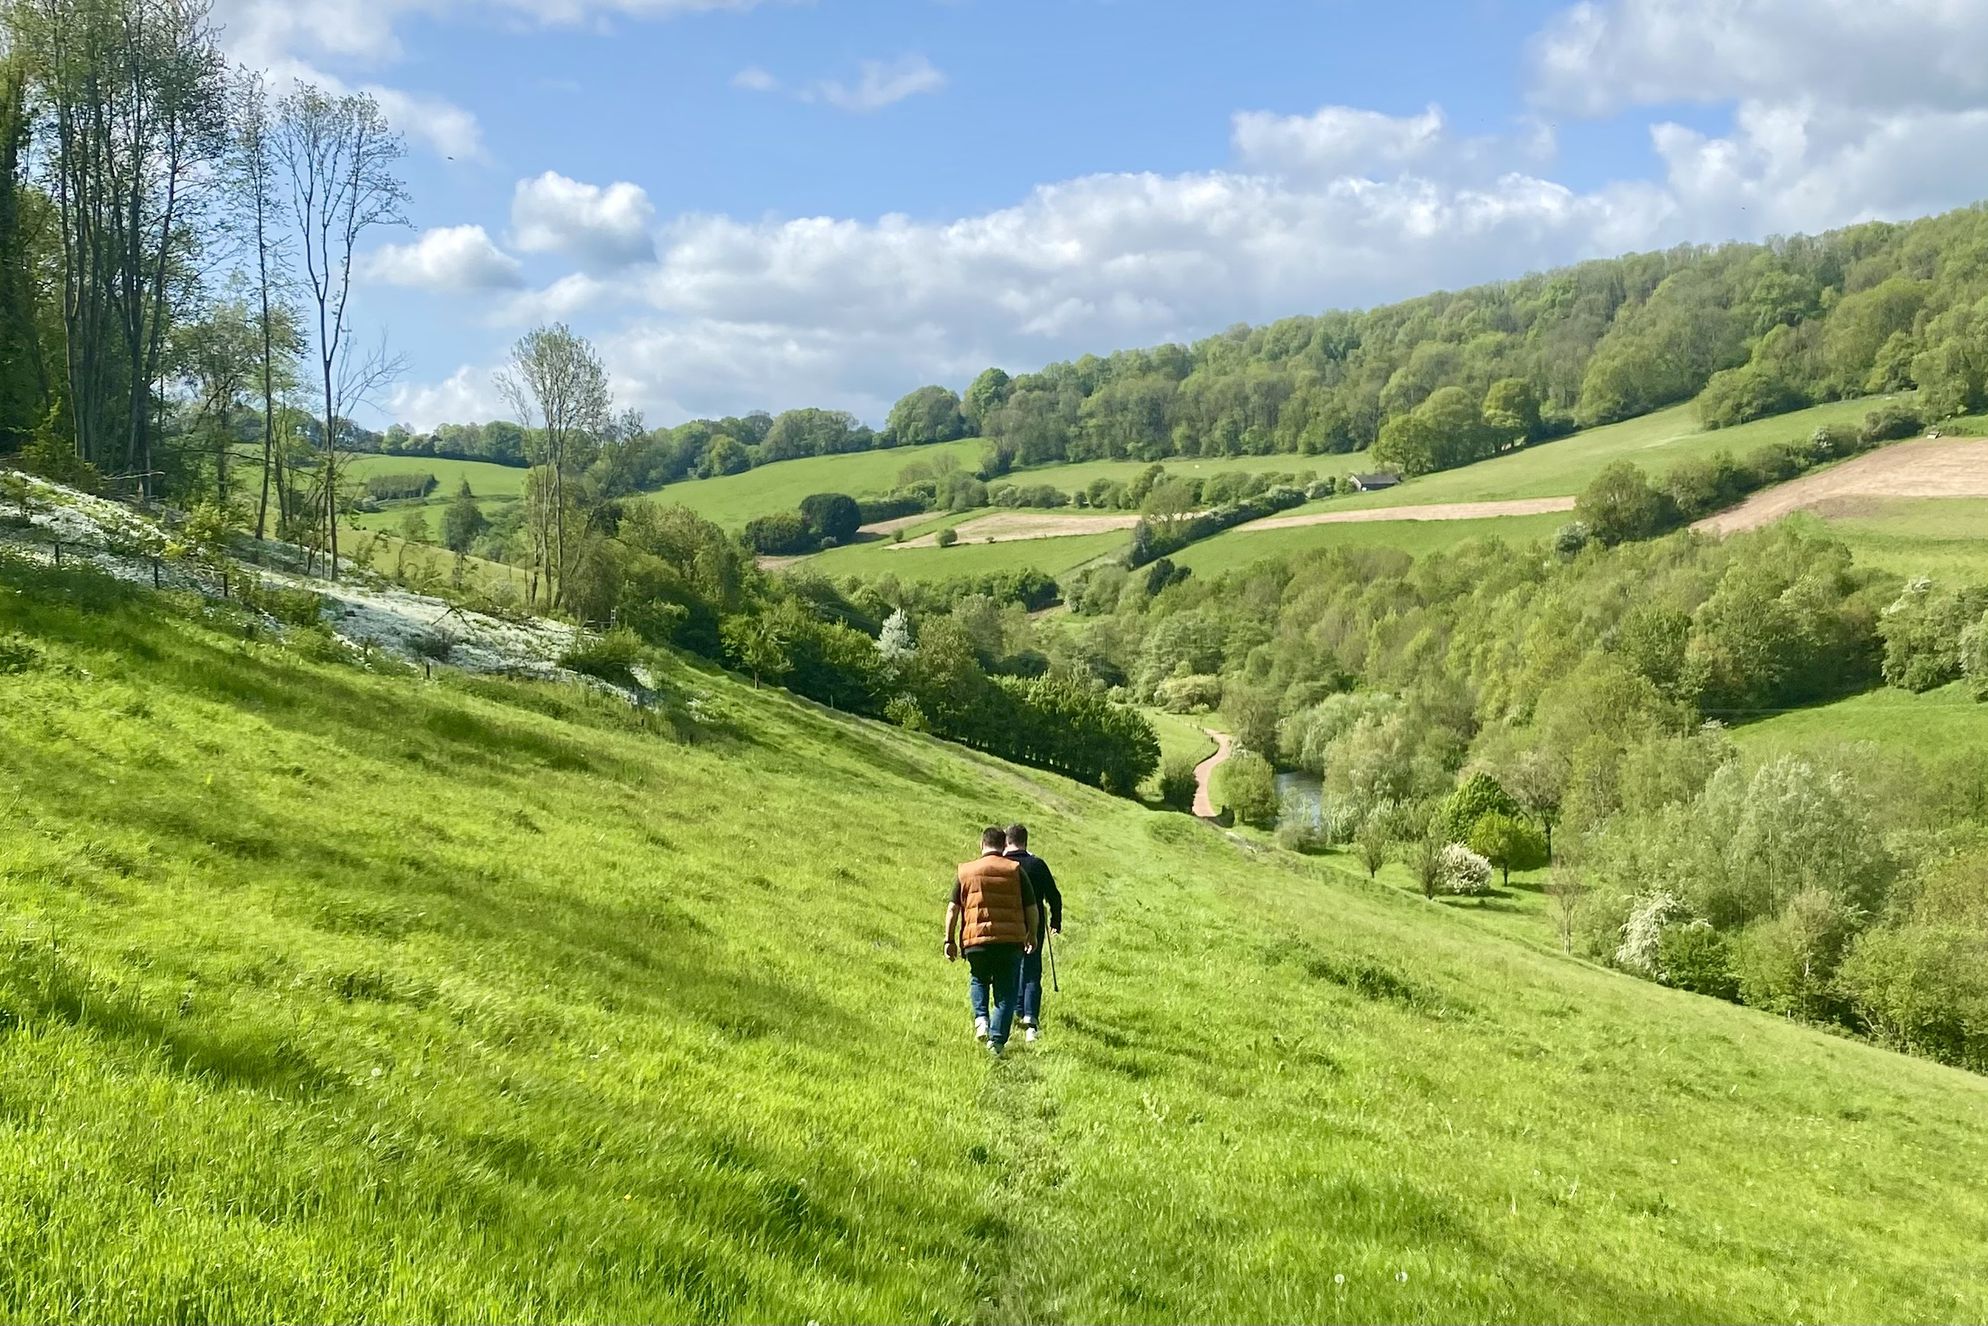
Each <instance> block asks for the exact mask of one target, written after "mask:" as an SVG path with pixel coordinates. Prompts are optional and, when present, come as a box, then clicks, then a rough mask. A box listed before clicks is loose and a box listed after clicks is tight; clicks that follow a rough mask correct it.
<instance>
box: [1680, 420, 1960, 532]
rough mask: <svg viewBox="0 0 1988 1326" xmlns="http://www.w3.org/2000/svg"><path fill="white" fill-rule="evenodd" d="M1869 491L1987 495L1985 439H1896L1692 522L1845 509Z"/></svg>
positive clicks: (1713, 525)
mask: <svg viewBox="0 0 1988 1326" xmlns="http://www.w3.org/2000/svg"><path fill="white" fill-rule="evenodd" d="M1873 497H1988V441H1983V440H1982V439H1980V438H1922V439H1920V440H1918V441H1916V442H1900V443H1897V444H1896V445H1894V446H1889V447H1884V448H1882V449H1881V450H1878V451H1873V452H1869V453H1868V454H1866V455H1862V456H1859V457H1857V458H1856V459H1855V460H1846V461H1844V462H1843V463H1842V464H1841V465H1836V466H1832V467H1831V468H1829V469H1826V470H1823V471H1822V472H1821V473H1819V474H1809V475H1804V476H1803V477H1801V478H1799V479H1790V480H1789V481H1788V482H1787V483H1784V484H1777V485H1776V486H1775V487H1773V488H1769V489H1766V490H1764V491H1762V492H1758V493H1755V494H1754V495H1753V496H1752V497H1749V498H1747V499H1746V501H1744V502H1742V503H1740V504H1739V505H1738V506H1736V507H1733V508H1732V509H1730V510H1727V511H1721V512H1719V513H1717V514H1716V515H1710V516H1707V517H1705V519H1703V520H1701V521H1699V522H1698V523H1697V524H1695V525H1693V526H1692V528H1693V529H1699V530H1706V531H1708V532H1710V533H1713V534H1732V533H1736V532H1738V531H1740V530H1748V529H1758V528H1759V527H1760V526H1762V525H1766V524H1769V523H1771V522H1773V521H1776V520H1779V519H1780V518H1781V517H1782V516H1785V515H1788V514H1790V513H1792V512H1796V511H1819V512H1821V513H1823V514H1825V515H1828V514H1832V513H1833V514H1838V515H1848V514H1852V512H1853V511H1854V509H1855V504H1856V503H1857V502H1858V501H1859V500H1860V499H1865V498H1873Z"/></svg>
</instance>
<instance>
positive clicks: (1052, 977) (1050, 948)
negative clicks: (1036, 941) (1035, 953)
mask: <svg viewBox="0 0 1988 1326" xmlns="http://www.w3.org/2000/svg"><path fill="white" fill-rule="evenodd" d="M1042 951H1043V952H1044V953H1047V954H1048V955H1049V988H1050V989H1051V990H1054V991H1055V992H1056V993H1057V994H1062V993H1063V987H1062V986H1060V985H1058V984H1057V983H1056V945H1054V944H1052V943H1050V942H1049V932H1048V931H1047V930H1045V931H1043V932H1042Z"/></svg>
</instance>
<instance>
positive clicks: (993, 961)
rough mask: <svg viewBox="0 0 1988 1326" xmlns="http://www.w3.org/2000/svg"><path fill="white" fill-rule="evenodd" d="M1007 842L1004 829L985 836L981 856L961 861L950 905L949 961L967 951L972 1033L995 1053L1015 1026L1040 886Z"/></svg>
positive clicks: (1034, 930) (1035, 921)
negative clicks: (1032, 882)
mask: <svg viewBox="0 0 1988 1326" xmlns="http://www.w3.org/2000/svg"><path fill="white" fill-rule="evenodd" d="M1007 846H1008V835H1007V834H1006V833H1005V832H1003V831H1002V830H1000V829H988V830H986V831H985V832H983V833H982V834H981V835H980V855H979V856H978V857H976V858H975V859H973V860H971V861H967V862H964V863H963V864H961V866H960V868H959V870H958V872H957V873H956V874H955V875H954V877H953V900H952V903H951V904H950V905H949V906H948V907H947V908H946V961H947V962H956V961H958V960H959V956H960V954H961V953H962V952H964V953H965V954H966V965H967V967H968V968H969V969H970V970H971V972H972V979H971V981H970V983H969V985H968V994H969V995H970V997H971V999H972V1001H973V1035H974V1038H975V1039H976V1040H981V1041H985V1042H986V1043H987V1048H988V1050H989V1051H990V1052H992V1053H993V1054H994V1056H995V1057H996V1058H999V1057H1000V1055H1001V1051H1002V1049H1003V1047H1005V1046H1006V1045H1007V1043H1008V1029H1009V1028H1010V1027H1012V1026H1013V1025H1014V1021H1015V1004H1016V1002H1017V1001H1018V999H1019V998H1020V994H1021V988H1022V958H1023V956H1024V955H1025V954H1027V953H1029V952H1031V951H1032V950H1033V949H1034V948H1035V934H1036V928H1037V913H1036V903H1035V890H1034V889H1033V888H1032V887H1031V886H1030V884H1029V880H1028V876H1027V875H1026V874H1025V873H1024V872H1023V870H1022V867H1021V863H1020V862H1018V861H1012V860H1010V859H1009V858H1007V857H1006V856H1003V855H1002V853H1003V852H1004V851H1005V850H1006V849H1007ZM990 996H991V997H992V1001H993V1007H992V1008H991V1009H990V1008H989V1006H988V1002H989V998H990Z"/></svg>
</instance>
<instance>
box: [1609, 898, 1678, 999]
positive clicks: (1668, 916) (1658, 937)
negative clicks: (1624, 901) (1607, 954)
mask: <svg viewBox="0 0 1988 1326" xmlns="http://www.w3.org/2000/svg"><path fill="white" fill-rule="evenodd" d="M1690 919H1691V908H1690V907H1688V906H1686V905H1685V902H1684V899H1682V898H1680V897H1678V896H1677V895H1676V894H1675V893H1672V892H1670V891H1669V890H1667V889H1658V890H1657V891H1656V892H1654V893H1647V894H1644V895H1643V896H1642V897H1641V898H1638V899H1637V900H1636V904H1635V905H1634V906H1633V907H1631V908H1630V909H1629V919H1628V920H1627V921H1624V922H1623V923H1622V943H1621V944H1620V945H1619V946H1618V947H1617V948H1616V950H1615V965H1616V966H1618V967H1621V968H1623V969H1624V970H1625V971H1633V972H1635V973H1636V974H1637V975H1638V976H1642V977H1644V978H1646V979H1649V980H1653V981H1654V980H1658V979H1660V978H1661V976H1662V974H1663V967H1662V962H1661V950H1662V948H1663V942H1664V928H1665V927H1666V926H1672V925H1677V924H1680V923H1682V922H1685V921H1688V920H1690Z"/></svg>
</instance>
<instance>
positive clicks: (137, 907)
mask: <svg viewBox="0 0 1988 1326" xmlns="http://www.w3.org/2000/svg"><path fill="white" fill-rule="evenodd" d="M191 612H195V610H193V609H189V608H181V607H177V606H175V605H174V604H173V603H171V602H166V601H161V600H157V599H155V598H153V597H152V596H150V595H148V594H137V593H134V592H126V591H119V590H108V589H105V588H103V587H102V586H101V585H100V584H99V583H98V582H95V581H93V580H86V579H81V578H63V579H59V580H51V579H48V578H47V577H46V576H45V575H44V574H43V573H33V574H30V573H28V572H24V571H23V570H21V569H20V568H19V567H17V566H11V565H4V564H0V1008H4V1010H5V1012H4V1014H0V1027H3V1028H4V1030H0V1191H4V1192H6V1193H7V1195H8V1200H7V1201H5V1202H4V1203H0V1316H5V1317H8V1318H35V1319H42V1318H51V1317H63V1318H83V1319H118V1320H124V1319H154V1318H163V1317H169V1316H170V1317H175V1318H190V1319H203V1320H204V1319H217V1318H219V1319H245V1318H246V1319H271V1318H279V1317H280V1318H286V1319H310V1320H323V1319H331V1318H339V1319H349V1318H367V1319H384V1320H407V1319H420V1320H433V1319H442V1318H446V1319H462V1318H472V1317H473V1318H478V1319H502V1320H519V1319H526V1318H548V1317H549V1318H561V1319H574V1318H578V1319H617V1320H631V1319H657V1320H665V1319H682V1318H700V1319H712V1318H732V1319H768V1318H774V1319H792V1320H808V1319H814V1320H819V1321H835V1320H844V1319H864V1320H918V1321H946V1320H970V1319H994V1320H1011V1319H1020V1318H1049V1319H1055V1318H1064V1319H1072V1320H1085V1319H1102V1320H1140V1321H1145V1320H1153V1319H1166V1318H1188V1319H1202V1320H1215V1319H1221V1320H1230V1319H1243V1320H1253V1319H1279V1320H1284V1319H1295V1318H1303V1319H1321V1320H1371V1319H1377V1318H1385V1319H1403V1318H1415V1319H1431V1318H1485V1319H1505V1320H1540V1319H1553V1318H1587V1319H1593V1318H1609V1319H1622V1318H1633V1319H1681V1318H1692V1319H1700V1318H1702V1319H1728V1320H1756V1319H1770V1318H1771V1319H1794V1318H1802V1319H1809V1320H1814V1319H1858V1320H1863V1319H1892V1318H1919V1319H1954V1318H1962V1319H1978V1318H1980V1317H1982V1316H1983V1315H1984V1313H1988V1288H1984V1283H1988V1282H1985V1281H1984V1277H1983V1274H1982V1272H1983V1269H1984V1268H1983V1254H1982V1248H1983V1247H1984V1246H1988V1194H1984V1192H1983V1189H1982V1187H1981V1185H1980V1183H1979V1180H1978V1176H1979V1175H1980V1174H1981V1173H1982V1172H1983V1171H1984V1165H1985V1164H1988V1146H1985V1145H1984V1141H1983V1139H1984V1138H1985V1137H1988V1090H1984V1083H1983V1081H1982V1080H1981V1079H1977V1078H1973V1077H1970V1076H1967V1075H1965V1074H1961V1073H1958V1072H1954V1071H1951V1070H1947V1069H1943V1068H1940V1067H1938V1066H1936V1065H1933V1064H1930V1063H1927V1062H1923V1061H1918V1060H1911V1059H1904V1058H1900V1057H1896V1056H1893V1055H1890V1054H1886V1053H1884V1052H1881V1051H1878V1050H1874V1049H1871V1048H1868V1047H1865V1046H1862V1045H1858V1044H1853V1043H1850V1042H1846V1041H1841V1040H1837V1039H1834V1038H1831V1037H1828V1036H1825V1035H1822V1034H1819V1033H1817V1032H1813V1031H1810V1030H1806V1029H1802V1028H1798V1027H1794V1026H1790V1025H1786V1024H1783V1023H1780V1022H1777V1021H1774V1020H1772V1019H1770V1018H1767V1017H1764V1016H1761V1015H1759V1014H1757V1013H1753V1012H1749V1011H1747V1010H1743V1009H1739V1008H1735V1007H1732V1006H1728V1005H1725V1004H1720V1003H1715V1002H1711V1001H1707V1000H1701V999H1697V998H1694V997H1692V996H1688V995H1683V994H1679V993H1676V992H1673V991H1667V990H1664V989H1661V988H1658V987H1655V986H1651V985H1647V984H1644V983H1641V982H1637V981H1633V980H1629V979H1625V978H1619V977H1615V976H1612V975H1609V974H1607V973H1604V972H1600V971H1596V970H1593V969H1591V968H1588V967H1585V966H1583V965H1580V964H1577V963H1574V962H1571V961H1568V960H1565V959H1563V958H1561V957H1560V956H1558V955H1557V954H1554V953H1551V952H1546V951H1542V950H1539V949H1535V948H1531V947H1527V946H1525V945H1522V944H1518V943H1514V942H1512V941H1509V940H1506V939H1502V938H1498V937H1496V936H1495V935H1492V934H1489V933H1487V932H1486V931H1485V930H1483V929H1481V928H1479V927H1478V926H1477V925H1475V924H1474V923H1473V922H1472V921H1471V920H1470V919H1469V918H1468V917H1465V916H1460V915H1453V914H1450V913H1448V912H1445V911H1443V910H1440V909H1435V908H1430V907H1428V906H1426V905H1425V904H1422V903H1420V902H1419V901H1417V900H1414V899H1408V898H1401V897H1397V896H1393V895H1391V894H1382V893H1379V892H1370V891H1369V890H1368V889H1366V888H1365V887H1364V886H1363V885H1361V884H1360V883H1358V882H1357V881H1355V880H1352V879H1350V878H1348V877H1346V876H1344V875H1343V874H1340V873H1337V872H1335V871H1333V870H1332V869H1331V868H1330V867H1326V866H1321V865H1317V864H1313V863H1307V862H1303V861H1300V860H1299V859H1297V858H1287V857H1283V856H1280V855H1275V854H1264V855H1258V856H1250V855H1246V854H1245V853H1243V852H1242V851H1241V850H1239V849H1238V848H1237V847H1236V846H1234V845H1233V844H1231V843H1230V842H1229V841H1228V840H1227V839H1225V838H1224V837H1223V836H1222V835H1221V834H1219V833H1218V832H1216V831H1214V830H1211V829H1208V828H1206V827H1205V826H1203V825H1200V824H1198V823H1195V822H1193V821H1191V820H1188V819H1186V818H1185V817H1181V816H1177V815H1167V814H1162V813H1158V812H1153V811H1147V810H1144V809H1141V808H1139V807H1136V806H1134V805H1131V804H1129V803H1125V802H1121V801H1114V800H1112V799H1110V798H1107V797H1104V796H1103V795H1101V794H1097V793H1094V792H1091V791H1088V790H1085V789H1081V788H1077V787H1074V786H1072V785H1071V784H1068V783H1066V782H1063V781H1061V780H1058V779H1055V778H1051V777H1048V776H1046V775H1037V774H1033V773H1026V772H1020V771H1017V770H1014V769H1012V768H1009V767H1007V766H1004V765H1000V764H997V763H995V762H992V761H988V760H983V759H980V758H977V757H975V756H972V755H970V754H967V753H964V752H961V751H959V750H957V749H954V748H951V747H947V746H943V745H940V744H937V743H935V742H931V741H928V740H926V739H923V738H920V737H916V736H912V735H908V734H905V733H901V732H898V731H895V730H893V729H887V728H883V727H879V726H877V725H873V724H868V723H863V722H858V721H855V720H850V719H846V718H843V717H841V716H838V715H834V714H830V713H827V712H824V711H822V710H819V709H817V708H814V707H813V706H809V705H805V704H802V703H799V702H796V701H794V700H792V699H790V698H788V697H785V696H784V695H781V694H779V693H775V692H771V691H758V692H755V691H753V690H752V689H750V688H749V687H747V686H744V685H741V684H738V683H734V682H732V681H730V680H727V679H725V678H722V677H718V676H715V675H712V674H707V673H701V672H695V671H691V670H689V669H682V670H679V671H675V672H673V673H671V674H670V675H669V676H668V677H667V678H666V679H665V680H666V682H667V686H668V691H669V695H670V700H669V709H670V710H671V711H672V712H673V713H674V714H675V715H676V717H674V718H672V719H667V720H666V719H664V718H660V717H655V716H653V715H650V714H638V713H636V712H635V711H632V710H630V709H628V708H627V707H626V706H625V705H624V704H623V703H622V702H621V701H619V700H616V699H611V698H602V699H594V698H590V697H588V696H587V695H586V694H585V693H584V692H580V691H578V690H575V689H565V688H556V687H551V686H545V685H535V684H534V685H525V684H513V683H501V682H469V681H464V680H456V679H447V678H443V677H442V676H441V675H440V674H438V679H437V680H436V681H435V682H433V683H423V682H421V681H420V680H419V679H417V678H413V677H398V676H395V677H387V676H376V675H372V674H368V673H364V672H361V671H358V670H356V669H354V668H352V667H351V666H349V665H347V664H322V663H317V662H313V661H309V660H308V659H306V658H304V657H302V656H300V655H299V654H297V653H293V652H290V651H288V650H286V649H284V648H283V647H280V646H276V645H273V644H270V643H268V642H266V641H262V640H250V639H246V638H245V634H246V633H245V632H244V630H243V629H242V628H241V625H240V624H239V623H238V622H234V621H231V620H227V619H215V620H208V621H201V620H194V619H192V618H191V617H189V616H187V615H183V614H185V613H191ZM1011 815H1021V816H1023V817H1024V818H1026V819H1028V820H1030V821H1031V823H1032V824H1033V826H1034V828H1035V830H1036V834H1037V839H1038V845H1039V846H1040V848H1041V850H1042V851H1043V852H1044V853H1045V854H1046V855H1048V856H1049V857H1050V858H1051V859H1052V861H1053V862H1054V864H1055V866H1056V868H1057V871H1058V874H1059V876H1060V877H1061V878H1062V880H1063V881H1064V888H1065V892H1066V895H1067V898H1068V911H1069V917H1068V933H1067V935H1066V937H1065V939H1064V940H1063V941H1062V942H1060V943H1059V944H1058V946H1057V949H1056V958H1057V963H1058V968H1059V971H1060V974H1061V979H1062V982H1063V986H1064V989H1063V993H1062V994H1061V995H1060V996H1052V997H1051V1005H1050V1010H1049V1011H1050V1019H1051V1021H1050V1031H1049V1035H1048V1037H1047V1038H1046V1039H1045V1040H1044V1041H1043V1042H1042V1044H1041V1045H1040V1046H1038V1047H1035V1048H1034V1049H1032V1050H1023V1049H1020V1048H1019V1047H1018V1048H1017V1051H1016V1053H1015V1054H1014V1055H1013V1056H1012V1057H1011V1059H1010V1060H1009V1061H1008V1062H1006V1063H1004V1064H999V1065H995V1064H990V1063H989V1062H987V1060H986V1056H985V1055H984V1053H983V1052H980V1051H978V1050H976V1048H975V1047H974V1046H973V1044H972V1043H971V1041H970V1040H969V1038H968V1035H967V1021H966V1015H965V1000H964V993H963V990H962V988H961V987H962V984H963V979H964V978H963V973H962V972H961V970H960V969H959V968H958V967H948V966H946V965H945V964H944V963H943V961H942V960H941V959H940V957H939V953H938V944H939V939H940V921H941V911H940V908H941V904H942V900H943V896H944V888H945V884H946V882H947V880H948V877H949V870H950V863H951V862H952V861H953V860H954V859H955V858H956V857H957V856H958V855H959V854H960V852H961V850H962V849H963V847H964V846H965V844H966V843H967V841H968V837H969V834H970V833H971V832H972V831H973V830H975V829H976V828H977V827H978V826H979V825H980V824H982V823H984V822H987V821H992V820H999V819H1005V818H1007V817H1009V816H1011Z"/></svg>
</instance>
